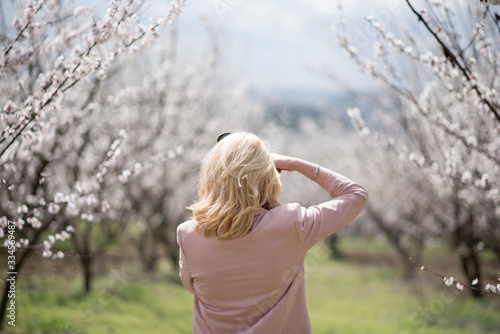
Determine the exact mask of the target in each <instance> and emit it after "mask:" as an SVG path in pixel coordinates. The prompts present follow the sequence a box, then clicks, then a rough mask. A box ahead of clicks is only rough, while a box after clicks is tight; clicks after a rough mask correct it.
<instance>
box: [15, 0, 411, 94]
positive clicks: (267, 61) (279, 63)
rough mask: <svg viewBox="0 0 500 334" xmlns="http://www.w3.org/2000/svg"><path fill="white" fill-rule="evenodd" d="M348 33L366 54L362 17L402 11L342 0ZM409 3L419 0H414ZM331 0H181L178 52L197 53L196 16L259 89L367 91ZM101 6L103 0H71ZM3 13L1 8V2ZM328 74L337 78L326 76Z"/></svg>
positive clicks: (398, 20) (154, 10)
mask: <svg viewBox="0 0 500 334" xmlns="http://www.w3.org/2000/svg"><path fill="white" fill-rule="evenodd" d="M169 2H170V1H169V0H150V1H146V6H145V8H146V10H145V12H144V13H143V15H142V18H143V19H144V20H145V21H146V22H147V19H148V17H149V16H156V17H161V16H163V15H164V13H166V12H167V10H168V7H169ZM341 2H342V5H343V7H344V14H345V17H346V19H347V23H348V29H349V32H350V35H351V36H352V37H354V40H355V41H357V43H356V46H357V48H358V49H360V51H362V52H367V53H368V54H369V55H370V54H371V53H372V51H371V48H372V45H373V43H372V41H373V39H374V35H373V32H371V31H370V29H369V24H368V22H366V20H365V19H364V18H365V17H366V16H368V15H372V16H374V17H375V18H376V19H378V20H379V21H381V23H382V24H383V25H384V26H389V27H396V28H404V26H405V25H406V24H407V18H412V19H414V20H415V17H414V16H412V15H411V14H410V11H409V8H408V7H407V6H406V4H405V1H402V0H355V1H354V0H343V1H341ZM414 2H415V3H418V2H421V1H417V0H415V1H414ZM337 3H338V0H186V2H185V7H184V9H183V12H182V14H181V15H180V17H179V19H178V22H177V23H176V24H178V28H179V29H178V31H179V43H180V48H179V50H181V51H180V52H184V55H185V56H186V57H189V56H190V55H191V54H192V53H193V52H194V53H195V54H196V53H198V54H199V52H203V50H202V48H201V46H202V45H204V42H205V41H206V38H207V33H206V29H205V26H204V23H203V20H202V17H203V18H204V20H208V21H209V22H210V24H211V26H213V27H215V28H216V29H217V31H218V38H219V41H220V45H221V50H222V55H221V56H222V66H223V67H224V70H225V71H226V72H227V73H230V74H231V76H232V77H234V79H236V80H241V81H245V82H247V83H248V85H249V86H250V88H251V90H252V91H253V92H255V93H256V94H257V95H260V96H264V97H265V96H268V95H272V94H273V93H276V92H283V91H286V92H288V93H290V92H292V94H296V93H297V92H306V93H320V94H334V95H335V94H337V95H338V94H342V93H345V91H346V87H349V88H356V89H358V90H365V91H369V90H373V89H374V88H375V87H377V85H376V83H375V81H374V80H372V79H370V78H369V77H368V76H367V75H365V74H362V73H360V71H359V70H358V69H357V67H356V66H355V64H354V63H353V62H352V61H351V60H349V59H348V58H347V56H346V55H345V54H344V51H343V50H342V49H341V48H340V47H339V46H338V45H337V43H336V40H335V35H334V32H333V30H332V24H333V23H334V22H337V21H338V18H339V11H338V9H337ZM75 4H76V5H77V6H94V7H96V8H97V11H98V12H101V14H103V13H104V11H105V8H106V7H107V1H103V0H75ZM7 12H9V10H8V9H7ZM326 73H330V74H333V75H334V76H335V77H336V78H337V79H338V80H333V79H331V78H329V77H328V76H327V75H325V74H326Z"/></svg>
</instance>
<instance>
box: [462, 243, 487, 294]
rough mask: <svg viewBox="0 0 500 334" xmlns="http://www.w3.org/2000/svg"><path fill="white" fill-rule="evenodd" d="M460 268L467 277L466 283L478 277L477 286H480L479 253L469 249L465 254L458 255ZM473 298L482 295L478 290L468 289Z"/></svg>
mask: <svg viewBox="0 0 500 334" xmlns="http://www.w3.org/2000/svg"><path fill="white" fill-rule="evenodd" d="M460 261H461V264H462V270H463V272H464V274H465V276H466V277H467V280H468V283H470V282H472V281H473V280H474V279H476V278H477V279H478V283H477V286H481V259H480V257H479V254H477V252H476V251H474V250H469V251H468V252H467V253H466V254H461V255H460ZM470 291H471V293H472V296H473V297H474V298H481V297H482V296H483V295H482V294H481V293H480V291H477V290H470Z"/></svg>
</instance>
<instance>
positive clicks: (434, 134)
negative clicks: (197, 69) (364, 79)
mask: <svg viewBox="0 0 500 334" xmlns="http://www.w3.org/2000/svg"><path fill="white" fill-rule="evenodd" d="M406 5H407V8H408V9H409V11H408V13H410V14H411V15H413V16H414V17H415V18H416V20H415V26H416V27H421V28H423V30H417V28H416V27H413V28H414V31H420V32H419V33H416V32H410V31H405V32H404V33H403V35H404V36H402V37H399V38H398V37H396V36H395V35H394V34H391V33H389V32H388V31H387V29H388V27H384V26H382V25H381V24H380V23H378V22H377V21H376V20H377V19H376V17H372V16H370V17H367V18H366V20H367V21H368V23H369V25H370V26H371V30H370V34H372V35H373V36H374V37H375V39H376V41H375V42H374V43H373V47H374V49H375V56H374V57H372V58H369V57H366V56H365V55H364V54H363V52H361V51H359V50H358V48H356V45H355V42H353V40H352V39H351V38H350V37H349V33H348V32H347V27H346V24H345V22H344V21H343V20H340V21H339V22H338V24H337V25H336V27H335V31H336V35H337V39H338V43H339V45H340V46H342V47H343V48H344V49H345V50H346V52H347V54H348V55H349V57H350V58H351V59H352V60H353V61H354V62H355V63H356V64H357V65H358V66H359V67H360V68H361V69H362V70H363V71H365V72H366V73H368V74H369V75H371V76H372V77H374V78H376V79H377V80H380V81H381V82H382V83H383V84H384V85H385V87H387V91H386V92H384V93H383V96H381V98H379V99H378V101H379V102H380V103H379V104H378V105H377V106H376V107H375V108H374V110H372V111H371V116H370V117H369V120H368V121H366V120H364V119H363V117H362V116H361V112H360V111H359V110H357V109H351V110H350V111H349V114H350V116H351V119H352V121H353V124H355V126H356V127H357V128H358V130H359V131H360V133H361V134H363V135H364V136H367V137H368V138H370V140H371V141H372V142H378V143H379V144H380V146H381V147H385V148H386V149H387V150H388V151H390V152H393V153H394V155H395V156H396V157H398V158H399V159H401V160H402V161H406V162H409V163H411V164H413V165H414V166H415V167H416V168H418V169H419V170H420V173H421V174H422V175H423V176H424V180H425V184H426V185H428V186H426V187H425V189H419V187H420V188H421V186H422V184H423V183H422V182H417V183H416V182H413V180H408V179H407V182H406V186H407V187H411V188H413V189H414V193H415V194H423V195H424V198H422V201H423V202H422V201H421V203H422V204H421V205H422V206H420V205H419V206H417V207H415V209H416V210H422V211H424V210H425V215H424V216H422V213H420V214H419V215H420V216H416V217H419V218H418V219H417V221H419V222H418V224H417V221H415V222H414V223H413V224H412V225H414V226H417V225H418V226H419V228H418V229H402V228H401V225H400V224H397V223H395V224H390V223H387V222H388V221H390V219H389V217H387V216H385V217H384V211H383V210H378V211H376V212H375V215H378V216H379V218H380V221H381V222H382V224H383V228H384V229H386V233H388V234H392V233H395V232H396V231H399V232H398V233H401V232H402V233H404V234H406V235H407V236H413V235H415V234H421V235H422V237H425V236H427V237H436V236H439V237H441V238H443V239H445V240H448V241H449V244H450V246H452V247H453V248H454V249H455V250H456V251H457V254H458V256H459V258H460V262H461V265H462V269H463V274H464V276H465V277H466V280H467V281H466V282H465V286H467V287H469V288H471V291H472V292H473V295H474V296H476V297H479V296H481V295H482V294H483V293H484V292H490V293H496V292H497V291H496V287H495V286H494V285H491V284H489V285H488V289H487V290H485V289H484V288H481V286H482V282H483V279H484V278H483V275H482V274H483V272H482V266H481V255H480V253H481V251H482V250H483V249H489V250H491V251H493V252H495V253H496V254H497V255H498V257H499V259H500V253H499V249H498V245H499V242H498V240H500V229H499V226H498V220H499V218H500V209H499V208H500V178H499V175H500V158H499V157H500V136H499V135H498V134H499V129H500V101H499V89H500V80H499V74H500V56H499V54H500V53H499V49H498V48H499V46H500V23H499V21H498V13H496V12H495V9H494V8H493V7H490V6H486V7H484V6H478V5H477V3H476V4H469V5H466V4H463V5H461V6H453V7H452V6H451V5H450V4H448V3H446V2H443V1H433V2H430V3H429V2H425V3H419V4H418V5H417V4H413V2H412V1H406ZM465 10H467V13H468V18H469V20H468V22H457V21H456V20H455V19H454V18H455V17H458V15H455V13H456V12H457V11H465ZM408 177H410V176H408ZM421 190H424V192H423V193H422V191H421ZM426 198H427V200H426ZM423 221H426V222H427V223H426V224H422V222H423ZM429 222H431V223H432V224H431V225H429ZM421 227H424V228H423V229H422V228H421ZM445 281H446V280H445ZM452 281H453V280H452ZM446 282H448V283H449V282H450V280H449V279H448V280H447V281H446ZM452 284H453V282H452ZM463 287H464V284H462V283H457V288H459V289H463Z"/></svg>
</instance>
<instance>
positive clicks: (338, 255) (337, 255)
mask: <svg viewBox="0 0 500 334" xmlns="http://www.w3.org/2000/svg"><path fill="white" fill-rule="evenodd" d="M325 242H326V246H327V247H328V249H329V250H330V254H331V255H332V258H334V259H336V260H343V259H344V258H345V255H344V254H343V253H342V252H341V251H340V249H339V237H338V236H337V235H336V234H332V235H331V236H329V237H328V238H326V239H325Z"/></svg>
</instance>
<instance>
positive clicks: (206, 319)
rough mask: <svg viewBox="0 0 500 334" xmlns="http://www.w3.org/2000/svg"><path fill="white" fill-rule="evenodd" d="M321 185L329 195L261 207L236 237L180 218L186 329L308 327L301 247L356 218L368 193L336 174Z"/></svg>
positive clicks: (295, 332)
mask: <svg viewBox="0 0 500 334" xmlns="http://www.w3.org/2000/svg"><path fill="white" fill-rule="evenodd" d="M321 186H322V187H323V188H324V189H325V190H327V191H328V192H329V193H330V195H331V196H332V199H331V200H330V201H328V202H325V203H322V204H319V205H315V206H312V207H309V208H304V207H301V206H300V205H299V204H297V203H293V204H285V205H281V206H279V207H276V208H274V209H272V210H269V211H268V210H265V209H263V208H260V209H258V210H256V211H255V218H254V223H253V227H252V230H251V231H250V233H248V234H247V235H245V236H243V237H240V238H235V239H229V240H219V239H217V238H215V236H213V235H210V236H209V237H208V238H207V237H205V236H204V234H203V230H202V229H201V228H200V230H199V232H198V233H196V232H194V228H195V226H196V221H193V220H190V221H187V222H185V223H183V224H181V225H179V227H178V228H177V243H178V244H179V247H180V261H179V264H180V277H181V279H182V282H183V284H184V286H185V287H186V288H187V289H189V291H191V292H192V293H194V303H193V333H195V334H206V333H214V334H226V333H227V334H235V333H238V334H240V333H241V334H243V333H245V334H249V333H252V334H260V333H262V334H270V333H272V334H278V333H286V334H302V333H304V334H305V333H312V332H311V323H310V321H309V315H308V313H307V305H306V295H305V282H304V258H305V255H306V252H307V251H308V250H309V249H310V248H311V247H313V246H314V245H315V244H317V243H318V242H319V241H321V240H322V239H324V238H326V237H327V236H329V235H330V234H333V233H335V232H336V231H338V230H340V229H341V228H343V227H344V226H346V225H347V224H348V223H350V222H351V221H352V220H353V219H354V218H356V216H357V215H358V214H359V213H360V212H361V210H362V209H363V207H364V206H365V205H366V202H367V200H368V193H367V192H366V190H365V189H364V188H363V187H361V186H360V185H358V184H356V183H354V182H352V181H351V180H349V179H348V178H346V177H344V176H342V175H340V174H337V173H332V174H330V175H329V176H328V177H327V178H326V179H325V180H324V181H323V184H321Z"/></svg>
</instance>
